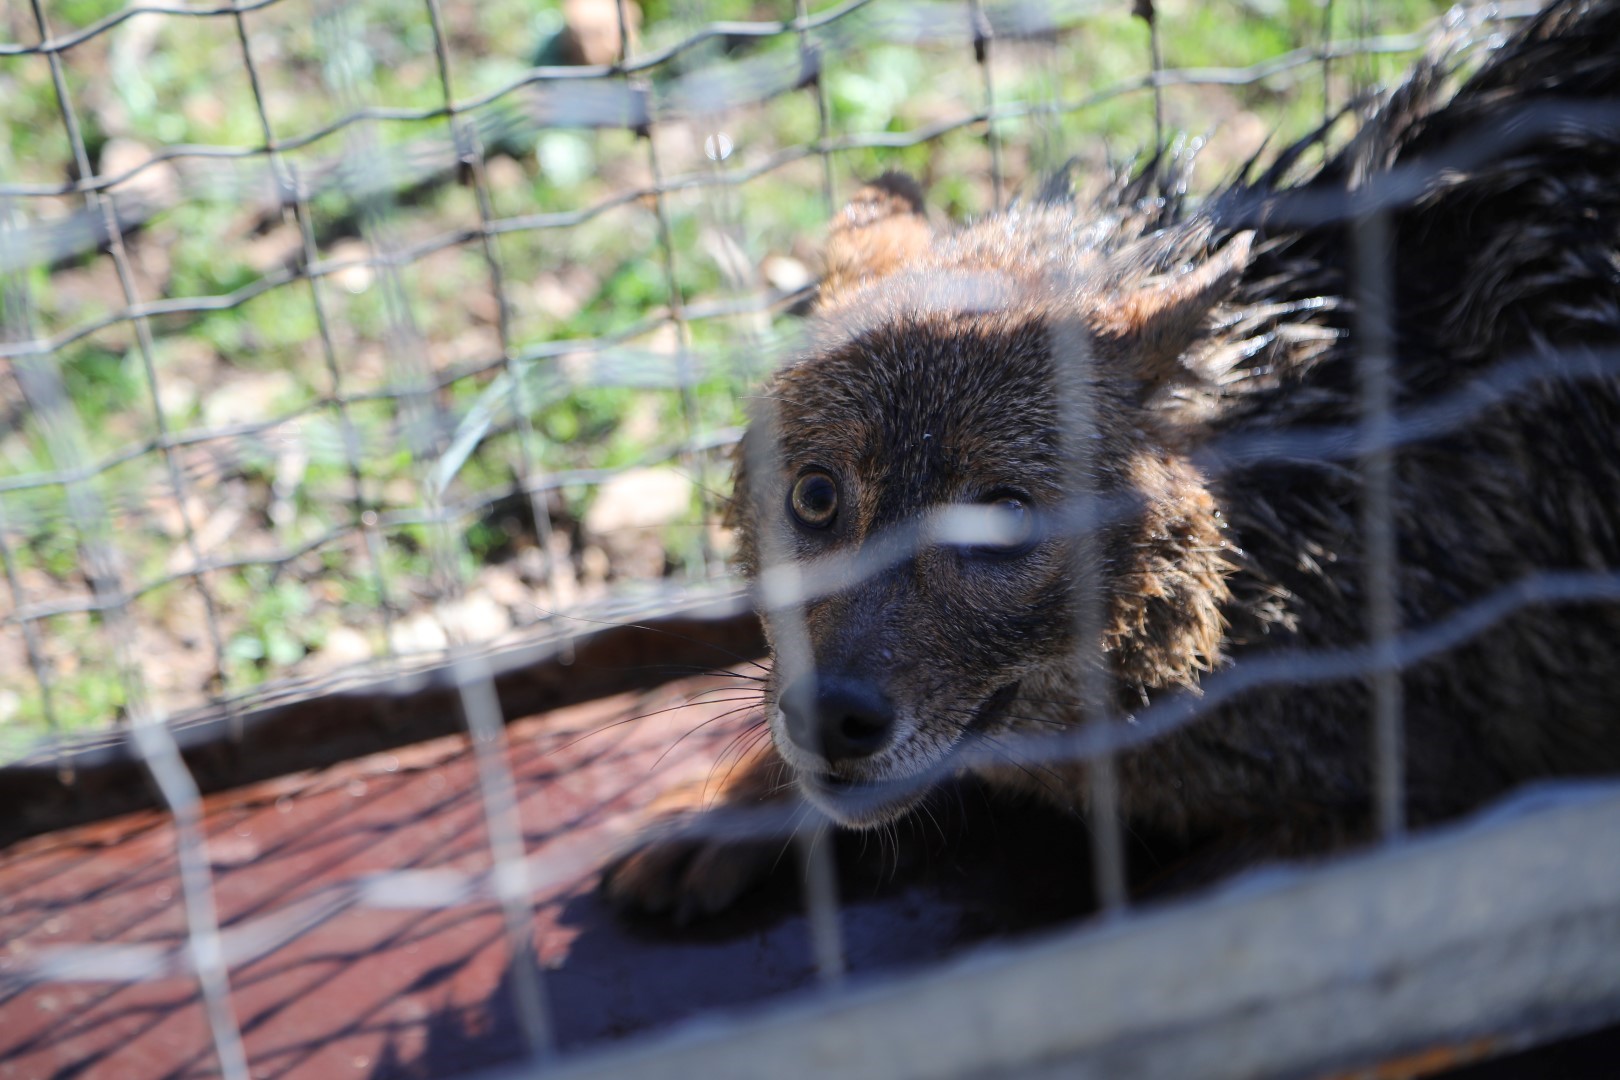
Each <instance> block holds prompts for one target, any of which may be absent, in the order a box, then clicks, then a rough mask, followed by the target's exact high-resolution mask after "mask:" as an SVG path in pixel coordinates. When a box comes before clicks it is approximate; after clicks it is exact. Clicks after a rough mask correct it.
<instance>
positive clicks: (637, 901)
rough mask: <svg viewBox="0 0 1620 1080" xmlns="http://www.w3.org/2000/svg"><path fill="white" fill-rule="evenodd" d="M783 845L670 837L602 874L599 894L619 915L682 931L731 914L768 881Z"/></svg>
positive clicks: (775, 841)
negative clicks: (659, 921)
mask: <svg viewBox="0 0 1620 1080" xmlns="http://www.w3.org/2000/svg"><path fill="white" fill-rule="evenodd" d="M786 844H787V841H785V840H783V839H781V838H775V839H763V840H715V839H709V838H703V837H691V836H682V835H681V834H680V833H678V832H677V833H674V834H672V835H668V836H665V837H662V838H660V839H655V840H652V841H650V842H649V843H647V844H646V845H645V846H643V847H639V848H636V849H635V850H633V851H631V852H630V853H629V854H627V855H624V856H622V857H620V858H619V859H618V861H616V862H614V863H613V864H611V865H610V866H609V867H608V868H607V869H606V870H605V871H604V872H603V874H602V885H601V891H602V896H603V897H604V898H606V900H607V902H608V903H609V904H610V905H612V907H613V908H614V909H615V910H617V911H618V912H620V913H621V914H642V915H657V916H663V917H667V918H669V919H671V920H673V921H674V922H675V923H676V924H677V925H681V926H684V925H686V924H687V923H690V922H693V921H695V920H698V919H706V918H709V917H711V916H714V915H718V914H720V913H721V912H723V911H725V910H727V909H728V908H730V907H731V906H732V905H733V904H735V903H736V902H737V900H738V899H739V898H740V897H742V895H743V894H744V893H746V892H748V891H749V890H751V889H753V888H754V887H755V886H757V885H759V884H760V883H762V882H763V881H764V880H765V879H766V878H767V877H769V876H770V875H771V871H772V870H773V869H774V868H775V867H776V865H777V863H778V862H779V861H780V859H781V858H782V854H783V850H784V848H785V847H786Z"/></svg>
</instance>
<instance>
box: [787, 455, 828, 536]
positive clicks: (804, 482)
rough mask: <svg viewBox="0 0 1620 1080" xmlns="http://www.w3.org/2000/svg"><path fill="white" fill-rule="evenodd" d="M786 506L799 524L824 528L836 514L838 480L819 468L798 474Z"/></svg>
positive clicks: (812, 527)
mask: <svg viewBox="0 0 1620 1080" xmlns="http://www.w3.org/2000/svg"><path fill="white" fill-rule="evenodd" d="M788 508H789V509H790V510H792V511H793V517H794V518H795V519H796V520H797V521H798V522H799V524H801V525H804V526H806V527H807V528H811V529H825V528H827V527H828V526H829V525H831V524H832V523H833V518H835V517H837V516H838V482H837V481H836V480H834V479H833V478H832V477H831V476H829V475H828V474H827V473H824V472H822V471H821V470H820V469H810V470H807V471H805V472H804V473H802V474H800V476H799V479H798V480H796V481H795V482H794V484H793V490H792V492H790V493H789V495H788Z"/></svg>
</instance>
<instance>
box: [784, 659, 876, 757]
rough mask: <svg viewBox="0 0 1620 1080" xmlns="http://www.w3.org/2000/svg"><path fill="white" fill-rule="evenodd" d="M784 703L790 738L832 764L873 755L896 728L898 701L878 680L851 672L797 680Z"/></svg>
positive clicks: (788, 689) (787, 693) (785, 696)
mask: <svg viewBox="0 0 1620 1080" xmlns="http://www.w3.org/2000/svg"><path fill="white" fill-rule="evenodd" d="M780 703H781V707H782V719H783V720H784V721H786V727H787V735H788V738H790V739H792V740H793V742H794V745H796V746H798V747H800V748H801V749H803V750H808V751H809V752H810V753H812V754H820V755H821V756H822V757H825V758H826V759H827V760H828V761H830V762H839V761H853V760H855V759H857V758H863V757H870V756H871V755H873V754H875V753H877V752H878V751H879V750H881V749H882V748H883V747H884V745H885V744H887V743H888V741H889V733H890V732H891V731H892V730H893V729H894V705H893V704H892V703H891V702H890V701H889V699H888V698H887V697H885V696H884V695H883V693H882V691H880V690H879V689H878V688H877V687H876V686H874V685H872V683H870V682H868V681H867V680H865V679H861V678H856V677H853V676H849V675H814V676H805V677H804V678H800V679H797V680H795V681H794V682H793V683H791V684H789V685H788V687H787V689H785V690H783V691H782V697H781V702H780Z"/></svg>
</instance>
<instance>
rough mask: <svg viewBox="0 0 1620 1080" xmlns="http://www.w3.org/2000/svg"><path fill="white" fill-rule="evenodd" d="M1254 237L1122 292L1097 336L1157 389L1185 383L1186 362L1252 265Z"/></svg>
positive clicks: (1101, 317)
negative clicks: (1217, 309) (1215, 313)
mask: <svg viewBox="0 0 1620 1080" xmlns="http://www.w3.org/2000/svg"><path fill="white" fill-rule="evenodd" d="M1253 241H1254V234H1253V233H1252V232H1241V233H1238V234H1237V235H1236V236H1234V237H1232V238H1231V239H1230V240H1228V241H1227V243H1226V246H1225V247H1223V248H1221V249H1220V250H1219V251H1217V252H1215V253H1214V254H1213V255H1211V256H1209V257H1208V258H1207V259H1205V260H1204V261H1203V262H1202V263H1200V264H1198V265H1196V266H1194V267H1192V268H1190V269H1185V270H1181V271H1174V272H1171V273H1167V274H1161V275H1158V276H1156V277H1152V278H1149V279H1147V280H1146V281H1145V282H1140V283H1137V284H1134V285H1133V286H1132V287H1129V288H1128V289H1122V290H1121V291H1120V292H1118V293H1116V294H1115V295H1114V296H1113V297H1111V298H1110V299H1109V300H1107V301H1105V302H1104V303H1103V304H1102V305H1101V310H1100V311H1099V312H1098V313H1097V315H1096V316H1095V317H1094V321H1093V324H1092V330H1093V332H1094V333H1095V334H1096V335H1097V337H1098V338H1099V343H1100V344H1102V345H1104V346H1105V347H1108V348H1111V349H1114V350H1118V351H1119V352H1121V353H1123V354H1124V355H1125V356H1126V357H1127V358H1128V359H1129V361H1130V363H1131V365H1132V367H1134V368H1135V369H1136V372H1137V375H1138V377H1139V378H1141V380H1142V382H1143V385H1144V386H1145V387H1146V388H1147V389H1149V390H1152V389H1156V388H1157V387H1159V386H1162V385H1164V384H1165V383H1167V382H1169V381H1171V380H1173V379H1176V378H1178V377H1183V376H1184V375H1185V374H1186V368H1185V365H1184V363H1183V357H1184V356H1185V355H1186V353H1187V350H1188V349H1190V348H1191V347H1192V346H1193V344H1194V343H1195V342H1196V341H1197V340H1198V338H1199V336H1200V335H1201V334H1202V333H1203V332H1204V329H1205V325H1206V322H1207V320H1208V318H1209V313H1210V312H1211V311H1212V310H1214V308H1215V305H1216V304H1219V303H1220V302H1221V301H1223V300H1225V299H1226V298H1227V297H1229V296H1231V295H1232V290H1233V289H1234V288H1236V287H1237V283H1238V280H1239V278H1241V277H1242V276H1243V271H1244V270H1245V269H1246V268H1247V267H1248V265H1249V248H1250V247H1251V245H1252V244H1253Z"/></svg>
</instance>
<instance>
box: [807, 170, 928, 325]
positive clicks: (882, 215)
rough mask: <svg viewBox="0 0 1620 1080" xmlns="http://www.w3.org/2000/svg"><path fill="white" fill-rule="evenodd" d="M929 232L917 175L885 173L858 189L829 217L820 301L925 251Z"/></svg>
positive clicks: (881, 274)
mask: <svg viewBox="0 0 1620 1080" xmlns="http://www.w3.org/2000/svg"><path fill="white" fill-rule="evenodd" d="M931 238H932V230H931V229H930V227H929V225H928V217H927V214H926V213H925V211H924V210H923V196H922V188H921V187H919V186H918V184H917V181H915V180H913V179H912V178H911V177H909V176H907V175H905V174H904V173H884V174H883V175H882V176H880V177H878V178H877V179H876V180H873V181H872V182H871V183H869V184H867V185H866V186H865V187H863V188H861V190H860V191H857V192H856V193H855V197H854V198H853V199H851V200H850V201H849V205H847V206H845V207H844V208H843V209H842V210H840V211H839V212H838V216H837V217H835V218H833V222H832V230H831V233H830V235H829V236H828V237H827V251H826V257H825V261H826V274H825V276H823V277H822V279H821V294H820V302H821V303H822V304H826V303H827V302H828V301H829V299H830V298H832V297H835V296H837V295H838V294H839V293H841V292H843V291H845V290H846V289H849V288H852V287H854V286H856V285H858V284H860V283H861V282H862V281H865V280H870V279H873V278H880V277H883V276H884V275H886V274H892V273H893V272H894V271H896V270H898V269H900V268H901V267H902V266H904V265H905V264H906V263H908V262H910V261H911V260H912V259H915V258H916V257H917V256H919V255H921V254H922V253H923V252H924V251H926V250H927V249H928V244H929V241H930V239H931Z"/></svg>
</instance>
